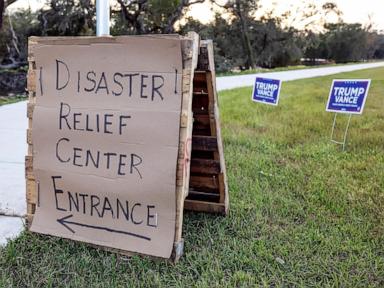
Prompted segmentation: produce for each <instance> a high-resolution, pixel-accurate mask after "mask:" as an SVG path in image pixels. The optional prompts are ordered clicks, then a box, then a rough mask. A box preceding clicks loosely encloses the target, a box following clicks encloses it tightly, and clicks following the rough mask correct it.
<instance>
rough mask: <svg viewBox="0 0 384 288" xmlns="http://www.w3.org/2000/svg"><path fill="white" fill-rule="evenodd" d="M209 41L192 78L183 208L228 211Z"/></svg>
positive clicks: (201, 47) (202, 47)
mask: <svg viewBox="0 0 384 288" xmlns="http://www.w3.org/2000/svg"><path fill="white" fill-rule="evenodd" d="M214 67H215V66H214V60H213V43H212V41H202V42H201V46H200V55H199V63H198V67H197V69H196V71H195V75H194V78H193V100H192V111H193V118H194V122H193V131H192V156H191V167H190V171H191V176H190V182H189V194H188V197H187V198H186V200H185V204H184V205H185V209H187V210H193V211H201V212H211V213H220V214H224V215H225V214H227V212H228V205H229V198H228V186H227V179H226V170H225V161H224V151H223V145H222V139H221V130H220V120H219V108H218V98H217V92H216V83H215V68H214Z"/></svg>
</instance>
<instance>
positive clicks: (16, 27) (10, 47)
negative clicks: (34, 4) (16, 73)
mask: <svg viewBox="0 0 384 288" xmlns="http://www.w3.org/2000/svg"><path fill="white" fill-rule="evenodd" d="M11 25H12V26H11ZM11 28H13V32H14V34H13V32H12V29H11ZM31 35H40V30H39V23H38V21H37V19H36V13H34V12H32V11H31V10H30V9H20V10H17V11H15V12H14V13H12V14H11V15H9V14H8V15H6V16H5V17H4V23H3V28H2V30H1V31H0V64H3V65H6V64H9V63H10V57H12V60H14V61H16V62H21V63H25V62H26V59H27V55H28V50H27V44H28V37H29V36H31ZM14 36H15V38H14Z"/></svg>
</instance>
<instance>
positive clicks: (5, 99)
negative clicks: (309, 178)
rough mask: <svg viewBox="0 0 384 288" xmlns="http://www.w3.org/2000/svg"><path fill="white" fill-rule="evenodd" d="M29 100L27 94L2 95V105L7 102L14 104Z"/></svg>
mask: <svg viewBox="0 0 384 288" xmlns="http://www.w3.org/2000/svg"><path fill="white" fill-rule="evenodd" d="M23 100H27V96H24V95H17V96H8V97H5V96H0V106H1V105H5V104H12V103H16V102H19V101H23Z"/></svg>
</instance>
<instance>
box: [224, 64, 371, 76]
mask: <svg viewBox="0 0 384 288" xmlns="http://www.w3.org/2000/svg"><path fill="white" fill-rule="evenodd" d="M369 62H377V61H376V60H372V61H369ZM353 64H361V63H356V62H351V63H340V64H335V63H333V64H324V65H318V66H306V65H293V66H287V67H276V68H270V69H269V68H257V69H250V70H244V71H239V72H232V71H227V72H219V73H217V76H218V77H221V76H237V75H247V74H255V73H268V72H280V71H291V70H301V69H313V68H323V67H333V66H345V65H353Z"/></svg>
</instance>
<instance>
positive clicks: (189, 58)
mask: <svg viewBox="0 0 384 288" xmlns="http://www.w3.org/2000/svg"><path fill="white" fill-rule="evenodd" d="M143 37H144V38H145V37H148V38H151V39H152V40H153V39H156V38H158V39H176V40H177V41H180V42H181V50H182V51H181V52H182V62H183V71H182V74H181V75H182V84H181V85H182V86H181V88H182V93H181V115H180V127H179V128H180V129H179V145H178V146H179V147H178V157H177V171H176V172H177V173H176V183H175V184H176V185H175V188H176V189H175V193H176V207H175V208H176V211H175V212H176V213H175V216H176V218H175V226H174V229H175V230H174V231H175V236H174V241H173V252H172V255H171V258H170V259H172V260H173V261H177V260H178V259H179V258H180V256H181V255H182V254H183V246H184V245H183V243H184V240H183V238H182V224H183V211H184V209H185V210H192V211H198V212H210V213H217V214H222V215H226V214H227V212H228V205H229V198H228V187H227V180H226V170H225V162H224V153H223V145H222V138H221V131H220V120H219V108H218V97H217V92H216V82H215V68H214V55H213V44H212V41H200V39H199V36H198V35H197V34H196V33H193V32H192V33H189V34H188V36H185V37H182V36H178V35H151V36H143ZM137 39H139V38H137ZM116 41H121V43H122V45H123V43H124V41H129V36H128V37H97V38H92V37H73V38H68V37H51V38H49V37H41V38H36V37H32V38H30V40H29V58H28V60H29V72H28V91H29V103H28V110H27V117H28V118H29V129H28V131H27V143H28V155H27V157H26V182H27V183H26V184H27V185H26V188H27V189H26V199H27V215H26V219H27V226H28V227H29V228H30V227H31V225H32V222H33V221H34V220H35V216H36V209H37V207H40V206H39V205H40V204H39V203H40V200H41V199H40V188H41V187H40V186H41V185H40V183H39V181H38V180H39V179H38V178H36V174H35V173H36V172H37V171H38V166H37V165H36V163H35V159H34V158H35V156H36V155H35V149H36V148H38V145H37V144H36V143H35V141H34V137H36V136H34V137H33V135H37V132H38V131H32V126H33V125H32V123H33V122H34V123H36V121H37V120H36V119H37V116H36V115H35V110H36V107H35V106H36V105H37V102H36V95H37V91H38V89H37V87H40V89H41V87H42V82H41V79H42V78H41V68H40V76H39V69H38V68H39V67H37V66H36V63H35V54H34V51H35V49H37V48H39V47H40V46H41V45H43V46H44V45H52V47H54V45H68V47H73V46H76V45H80V46H81V47H83V45H90V44H92V43H93V44H95V43H96V44H98V43H102V44H104V45H114V43H115V42H116ZM52 49H54V48H52ZM176 73H177V71H176ZM179 79H180V78H179ZM39 85H40V86H39ZM100 109H102V107H101V108H100ZM43 116H44V115H43ZM35 118H36V119H35ZM36 129H37V130H38V128H36ZM35 140H36V139H35ZM169 192H170V193H172V191H169ZM43 200H45V199H43ZM39 209H42V208H39ZM58 225H59V224H58ZM55 229H56V228H55ZM57 229H60V225H59V226H58V228H57ZM61 229H62V228H61ZM58 231H60V230H58ZM36 232H39V233H43V232H40V231H36ZM48 234H49V233H48ZM57 236H59V237H63V236H61V235H57ZM64 236H65V235H64ZM64 238H70V237H64ZM70 239H72V238H70ZM74 240H76V239H74ZM92 240H93V239H92V238H83V240H82V241H83V242H87V243H90V244H91V245H94V246H98V247H100V248H102V249H105V250H108V251H114V252H117V253H120V254H125V255H132V254H144V255H149V256H155V257H157V256H156V255H155V254H153V253H152V251H149V252H146V253H140V252H135V251H138V250H137V249H135V247H132V246H131V247H128V248H127V249H124V250H122V249H120V248H118V247H115V246H113V245H109V246H108V245H102V246H100V244H97V243H95V242H94V241H92ZM167 257H168V256H167ZM167 257H163V258H167ZM167 259H168V258H167Z"/></svg>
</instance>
